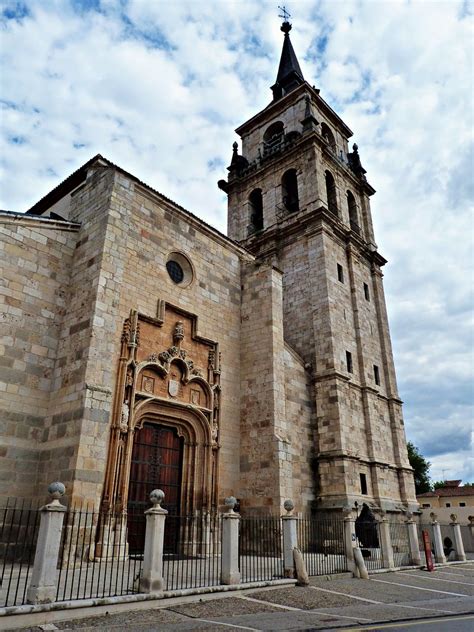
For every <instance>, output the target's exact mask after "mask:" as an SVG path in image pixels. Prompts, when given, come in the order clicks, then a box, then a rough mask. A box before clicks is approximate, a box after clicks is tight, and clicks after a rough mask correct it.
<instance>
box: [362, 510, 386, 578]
mask: <svg viewBox="0 0 474 632" xmlns="http://www.w3.org/2000/svg"><path fill="white" fill-rule="evenodd" d="M355 530H356V536H357V540H358V542H359V546H360V549H361V552H362V557H363V558H364V561H365V565H366V567H367V570H368V571H375V570H379V569H381V568H383V558H382V550H381V548H380V525H379V523H378V522H373V521H371V522H360V521H359V522H358V521H356V524H355Z"/></svg>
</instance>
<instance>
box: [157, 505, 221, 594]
mask: <svg viewBox="0 0 474 632" xmlns="http://www.w3.org/2000/svg"><path fill="white" fill-rule="evenodd" d="M221 538H222V516H221V514H218V513H214V512H213V513H209V512H200V513H197V514H195V515H193V516H167V517H166V522H165V553H164V556H163V580H164V588H165V590H181V589H184V588H201V587H205V586H217V585H218V584H219V583H220V576H221Z"/></svg>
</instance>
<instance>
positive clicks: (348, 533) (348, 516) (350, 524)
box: [344, 507, 360, 577]
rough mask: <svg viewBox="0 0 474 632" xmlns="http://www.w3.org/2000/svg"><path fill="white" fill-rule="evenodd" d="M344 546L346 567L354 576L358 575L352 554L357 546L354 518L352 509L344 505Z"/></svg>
mask: <svg viewBox="0 0 474 632" xmlns="http://www.w3.org/2000/svg"><path fill="white" fill-rule="evenodd" d="M344 514H345V517H344V548H345V551H346V557H347V568H348V569H349V571H350V572H351V573H352V574H353V576H354V577H360V573H359V571H358V568H357V563H356V559H355V555H354V549H356V548H357V536H356V532H355V518H354V516H353V515H352V509H351V508H350V507H346V508H345V509H344Z"/></svg>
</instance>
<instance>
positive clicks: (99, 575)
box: [56, 507, 143, 601]
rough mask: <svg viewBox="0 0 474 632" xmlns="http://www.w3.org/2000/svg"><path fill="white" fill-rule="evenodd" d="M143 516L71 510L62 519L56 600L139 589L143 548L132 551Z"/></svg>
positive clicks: (78, 508) (129, 592)
mask: <svg viewBox="0 0 474 632" xmlns="http://www.w3.org/2000/svg"><path fill="white" fill-rule="evenodd" d="M141 518H142V516H138V515H137V516H135V515H134V514H126V513H125V512H120V513H112V512H97V511H93V510H91V509H89V508H87V507H85V508H84V507H75V508H74V509H71V510H69V511H68V512H67V513H66V515H65V517H64V523H63V531H62V537H61V545H60V553H59V562H58V566H59V573H58V588H57V593H56V601H69V600H76V599H78V600H80V599H93V598H103V597H116V596H118V595H128V594H131V593H137V592H139V580H140V574H141V568H142V560H143V550H141V551H136V550H135V551H133V552H130V549H129V540H130V536H131V533H132V532H133V529H134V524H135V522H137V521H138V520H139V519H141Z"/></svg>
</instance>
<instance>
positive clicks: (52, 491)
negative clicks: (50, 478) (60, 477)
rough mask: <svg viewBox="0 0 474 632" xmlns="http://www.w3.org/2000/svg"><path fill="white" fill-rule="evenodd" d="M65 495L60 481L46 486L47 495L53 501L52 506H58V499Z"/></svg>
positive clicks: (64, 488) (64, 489)
mask: <svg viewBox="0 0 474 632" xmlns="http://www.w3.org/2000/svg"><path fill="white" fill-rule="evenodd" d="M65 493H66V487H65V486H64V484H63V483H61V482H60V481H55V482H54V483H50V484H49V485H48V494H49V495H50V496H51V498H52V499H53V502H52V504H53V505H60V504H61V503H60V502H59V499H60V498H62V497H63V496H64V494H65Z"/></svg>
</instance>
